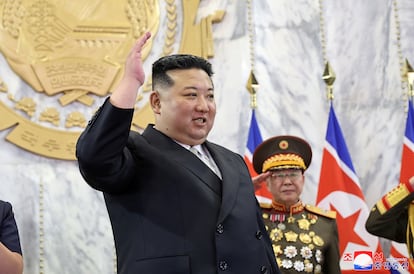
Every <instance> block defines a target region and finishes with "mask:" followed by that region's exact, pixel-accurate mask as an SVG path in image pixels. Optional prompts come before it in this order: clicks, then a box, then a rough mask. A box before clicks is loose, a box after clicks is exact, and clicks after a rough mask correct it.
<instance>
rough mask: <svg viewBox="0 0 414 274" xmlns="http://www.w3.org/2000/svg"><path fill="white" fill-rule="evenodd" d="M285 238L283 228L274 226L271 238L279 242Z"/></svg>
mask: <svg viewBox="0 0 414 274" xmlns="http://www.w3.org/2000/svg"><path fill="white" fill-rule="evenodd" d="M282 238H283V232H282V230H280V229H278V228H274V229H272V231H270V239H271V240H272V241H273V242H278V241H280V240H281V239H282Z"/></svg>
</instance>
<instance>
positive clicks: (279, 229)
mask: <svg viewBox="0 0 414 274" xmlns="http://www.w3.org/2000/svg"><path fill="white" fill-rule="evenodd" d="M263 218H265V219H269V220H270V221H272V222H273V223H278V224H277V226H276V227H274V228H272V229H271V230H270V233H269V235H270V238H271V240H272V242H273V243H275V242H279V241H280V240H282V239H283V236H284V237H285V239H286V242H292V243H293V242H297V239H298V237H299V240H300V241H301V242H302V243H304V244H306V245H307V247H308V249H309V250H314V249H315V245H316V246H319V247H321V246H323V245H324V241H323V239H322V238H321V237H320V236H318V235H316V234H315V232H314V231H309V230H310V227H311V225H313V224H315V223H316V221H317V219H318V217H317V216H316V215H313V214H308V218H306V215H305V214H302V219H299V220H297V221H296V218H295V217H293V216H290V217H288V219H287V222H288V223H290V224H292V223H295V221H296V222H297V224H298V227H299V228H300V229H302V230H305V231H309V233H300V234H299V235H298V234H297V233H295V232H293V231H287V232H284V231H285V230H286V225H285V223H284V221H285V218H286V215H285V214H270V216H269V214H267V213H265V214H263ZM266 228H267V229H268V230H269V228H268V227H266ZM273 250H274V253H275V255H276V257H278V256H279V255H281V254H285V255H287V254H290V253H291V250H289V246H287V247H286V248H285V250H284V251H282V250H281V246H280V245H275V244H273ZM294 256H296V254H294ZM294 256H287V257H294ZM304 259H305V262H304V263H305V265H309V264H310V261H309V260H308V258H304ZM315 259H316V261H317V262H318V263H320V262H321V252H320V251H319V252H318V250H316V252H315ZM277 260H278V263H279V265H280V266H282V267H283V266H284V265H285V263H283V262H281V260H280V258H277ZM312 269H313V266H312V267H311V269H309V268H305V269H296V270H305V272H311V271H312ZM307 270H308V271H307ZM313 271H315V272H314V273H320V271H321V266H320V265H317V266H315V269H313Z"/></svg>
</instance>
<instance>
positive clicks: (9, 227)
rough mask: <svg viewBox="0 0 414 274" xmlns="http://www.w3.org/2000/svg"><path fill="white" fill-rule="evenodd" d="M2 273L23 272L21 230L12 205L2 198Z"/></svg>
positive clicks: (0, 259) (0, 230)
mask: <svg viewBox="0 0 414 274" xmlns="http://www.w3.org/2000/svg"><path fill="white" fill-rule="evenodd" d="M0 273H8V274H21V273H23V257H22V249H21V246H20V238H19V231H18V229H17V225H16V220H15V219H14V214H13V209H12V205H11V204H10V203H9V202H6V201H1V200H0Z"/></svg>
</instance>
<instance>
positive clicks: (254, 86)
mask: <svg viewBox="0 0 414 274" xmlns="http://www.w3.org/2000/svg"><path fill="white" fill-rule="evenodd" d="M252 1H253V0H248V1H247V22H248V28H249V30H248V32H249V49H250V75H249V79H248V80H247V83H246V88H247V91H248V92H249V93H250V107H251V108H252V110H254V109H256V108H257V96H256V92H257V90H258V88H259V83H258V82H257V79H256V76H255V74H254V70H255V66H254V65H255V62H254V59H255V52H254V22H253V7H252Z"/></svg>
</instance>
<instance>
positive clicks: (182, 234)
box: [76, 33, 279, 274]
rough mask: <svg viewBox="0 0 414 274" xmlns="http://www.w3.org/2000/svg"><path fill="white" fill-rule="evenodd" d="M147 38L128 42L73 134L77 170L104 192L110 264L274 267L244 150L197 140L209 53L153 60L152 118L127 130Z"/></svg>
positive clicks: (208, 103)
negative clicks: (99, 99) (114, 80)
mask: <svg viewBox="0 0 414 274" xmlns="http://www.w3.org/2000/svg"><path fill="white" fill-rule="evenodd" d="M149 38H150V34H149V33H146V34H144V35H143V36H142V37H141V38H140V39H139V40H138V41H137V43H136V45H135V46H134V47H133V48H132V50H131V52H130V54H129V56H128V57H127V60H126V65H125V74H124V76H123V78H122V79H121V81H120V83H119V85H118V87H117V88H116V89H115V90H114V92H113V93H112V94H111V96H110V98H109V99H108V100H106V102H105V103H104V104H103V106H102V107H101V108H100V109H99V110H98V112H97V113H96V115H95V116H94V117H93V118H92V120H91V121H90V123H89V125H88V126H87V128H86V129H85V131H84V132H83V133H82V135H81V136H80V138H79V140H78V143H77V152H76V153H77V158H78V162H79V167H80V171H81V174H82V175H83V177H84V178H85V180H86V181H87V182H88V184H89V185H90V186H92V187H93V188H95V189H97V190H100V191H102V192H103V193H104V198H105V202H106V206H107V209H108V213H109V217H110V220H111V224H112V229H113V233H114V238H115V246H116V251H117V259H118V261H117V262H118V273H120V274H125V273H131V274H132V273H134V274H135V273H144V274H170V273H171V274H172V273H177V274H178V273H179V274H186V273H192V274H214V273H236V274H243V273H248V274H254V273H258V274H259V273H268V274H270V273H279V271H278V267H277V264H276V261H275V258H274V254H273V251H272V246H271V242H270V239H269V237H268V235H267V233H266V229H265V227H264V225H263V221H262V218H261V211H260V207H259V206H258V203H257V200H256V198H255V196H254V190H253V184H252V180H251V178H250V175H249V172H248V169H247V167H246V165H245V164H244V161H243V158H242V157H241V156H240V155H238V154H236V153H233V152H231V151H229V150H227V149H225V148H223V147H221V146H219V145H217V144H214V143H211V142H209V141H207V140H206V139H207V135H208V133H209V132H210V130H211V128H212V126H213V123H214V118H215V114H216V105H215V101H214V87H213V83H212V79H211V76H212V74H213V72H212V69H211V65H210V63H209V62H207V61H206V60H204V59H202V58H200V57H196V56H192V55H181V54H177V55H171V56H166V57H163V58H161V59H159V60H158V61H156V62H155V63H154V64H153V67H152V85H153V86H152V87H153V91H152V93H151V94H150V98H149V100H150V105H151V108H152V110H153V113H154V115H155V124H154V125H151V124H150V125H148V127H147V128H146V129H145V130H144V132H143V133H142V134H139V133H137V132H133V131H130V126H131V121H132V118H133V112H134V106H135V102H136V97H137V92H138V89H139V87H140V86H141V85H142V84H143V83H144V80H145V74H144V71H143V67H142V60H141V50H142V48H143V46H144V45H145V43H146V41H147V40H148V39H149ZM193 151H194V152H193Z"/></svg>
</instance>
